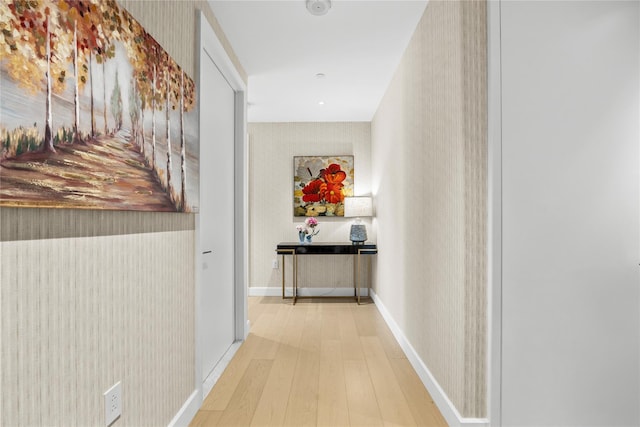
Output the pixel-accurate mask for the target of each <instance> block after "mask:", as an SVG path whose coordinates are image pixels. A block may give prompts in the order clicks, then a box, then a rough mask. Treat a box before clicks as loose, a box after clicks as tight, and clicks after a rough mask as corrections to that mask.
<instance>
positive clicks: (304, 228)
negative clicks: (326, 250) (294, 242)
mask: <svg viewBox="0 0 640 427" xmlns="http://www.w3.org/2000/svg"><path fill="white" fill-rule="evenodd" d="M316 227H318V220H317V219H315V218H314V217H309V218H307V219H305V220H304V225H297V226H296V230H298V238H299V239H300V243H311V240H312V239H313V236H315V235H316V234H318V233H319V232H320V230H319V229H317V228H316Z"/></svg>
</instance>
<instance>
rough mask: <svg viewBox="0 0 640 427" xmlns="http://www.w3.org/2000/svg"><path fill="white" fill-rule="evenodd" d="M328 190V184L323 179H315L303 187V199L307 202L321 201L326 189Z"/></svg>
mask: <svg viewBox="0 0 640 427" xmlns="http://www.w3.org/2000/svg"><path fill="white" fill-rule="evenodd" d="M326 190H327V184H325V183H324V181H322V180H321V179H314V180H313V181H311V182H309V183H308V184H307V185H305V186H304V188H303V189H302V193H304V196H302V200H303V201H305V202H319V201H320V200H322V199H323V198H324V194H325V191H326Z"/></svg>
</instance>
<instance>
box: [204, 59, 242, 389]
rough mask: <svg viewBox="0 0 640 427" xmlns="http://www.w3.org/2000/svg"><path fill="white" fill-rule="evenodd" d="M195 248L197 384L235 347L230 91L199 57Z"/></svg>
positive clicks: (213, 68) (211, 64) (211, 66)
mask: <svg viewBox="0 0 640 427" xmlns="http://www.w3.org/2000/svg"><path fill="white" fill-rule="evenodd" d="M201 67H202V74H201V75H202V80H201V82H200V86H201V93H200V96H201V101H200V108H201V111H200V117H201V120H200V135H201V138H200V230H201V231H200V233H201V235H200V242H201V245H200V247H201V248H202V251H203V254H202V261H203V263H202V275H201V280H202V285H201V286H202V290H201V298H200V301H199V302H198V303H199V304H200V313H201V319H202V326H201V333H202V338H201V339H202V341H201V342H202V375H203V378H202V380H203V381H204V380H205V379H206V378H207V377H208V376H209V374H210V373H211V371H212V370H213V368H214V367H215V366H216V364H217V363H218V361H219V360H220V358H221V357H222V356H223V355H224V353H225V352H226V351H227V350H228V349H229V347H230V346H231V344H232V343H233V341H234V335H235V334H234V250H235V249H234V109H235V107H234V91H233V89H232V88H231V86H229V84H228V83H227V81H226V80H225V78H224V77H223V76H222V74H221V73H220V71H219V70H218V68H217V67H216V65H215V64H214V62H213V61H212V60H211V58H210V57H209V56H207V55H206V54H203V55H202V63H201Z"/></svg>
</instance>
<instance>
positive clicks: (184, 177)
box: [180, 71, 187, 211]
mask: <svg viewBox="0 0 640 427" xmlns="http://www.w3.org/2000/svg"><path fill="white" fill-rule="evenodd" d="M180 174H181V177H182V182H181V183H182V190H181V194H180V201H181V203H182V210H183V211H186V209H187V160H186V148H185V140H184V71H181V72H180Z"/></svg>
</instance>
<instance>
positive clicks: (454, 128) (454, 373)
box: [371, 0, 487, 417]
mask: <svg viewBox="0 0 640 427" xmlns="http://www.w3.org/2000/svg"><path fill="white" fill-rule="evenodd" d="M486 91H487V88H486V3H485V2H484V1H434V0H432V1H430V2H429V4H428V6H427V8H426V10H425V13H424V16H423V17H422V20H421V22H420V23H419V25H418V27H417V29H416V32H415V34H414V36H413V38H412V40H411V42H410V44H409V46H408V48H407V51H406V52H405V54H404V57H403V59H402V62H401V64H400V66H399V68H398V70H397V72H396V74H395V76H394V78H393V80H392V82H391V84H390V86H389V88H388V90H387V93H386V94H385V97H384V98H383V100H382V102H381V105H380V107H379V109H378V111H377V113H376V115H375V117H374V120H373V123H372V130H371V133H372V159H373V160H372V170H373V192H374V194H375V197H376V210H377V217H376V220H377V235H378V244H379V247H380V253H379V255H378V263H377V275H376V277H375V279H376V285H375V289H376V293H377V294H378V296H379V297H380V299H381V301H382V302H383V304H384V305H385V306H386V307H387V308H388V310H389V311H390V313H391V315H392V316H393V317H394V319H395V320H396V322H397V323H398V324H399V325H400V326H401V327H402V329H403V330H404V333H405V335H406V337H407V339H408V340H409V341H410V342H411V344H412V346H413V347H414V348H415V349H416V351H417V352H418V354H419V355H420V357H421V358H422V360H423V361H424V363H425V364H426V365H427V367H428V368H429V370H430V371H431V372H432V374H433V375H434V376H435V378H436V380H437V381H438V383H439V384H440V385H441V386H442V388H443V389H444V391H445V392H446V394H447V396H448V397H449V399H450V400H451V401H452V402H453V403H454V405H455V406H456V408H457V409H458V411H459V412H460V413H461V414H462V416H464V417H483V416H486V378H485V376H486V360H487V359H486V357H487V356H486V329H487V320H486V266H485V264H486V252H485V245H486V186H487V183H486V179H487V164H486V163H487V154H486V150H487V140H486V135H487V132H486V121H487V118H486Z"/></svg>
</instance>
